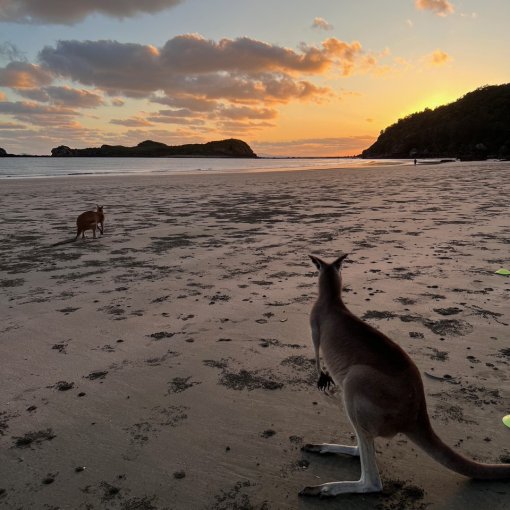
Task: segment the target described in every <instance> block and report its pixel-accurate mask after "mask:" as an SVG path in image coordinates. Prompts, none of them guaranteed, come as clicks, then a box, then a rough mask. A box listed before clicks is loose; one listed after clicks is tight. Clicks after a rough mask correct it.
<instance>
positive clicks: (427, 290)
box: [0, 163, 510, 510]
mask: <svg viewBox="0 0 510 510" xmlns="http://www.w3.org/2000/svg"><path fill="white" fill-rule="evenodd" d="M509 175H510V163H483V164H477V163H466V164H464V163H463V164H459V163H457V164H445V165H438V166H432V165H430V166H422V167H420V166H417V167H413V166H398V167H397V166H395V167H394V166H385V167H380V168H364V169H341V170H327V171H294V172H274V173H252V174H248V175H242V174H235V175H214V174H208V175H168V176H128V177H120V176H118V177H114V176H104V177H94V178H92V177H74V178H51V179H27V180H9V181H8V180H3V181H1V183H0V186H1V192H0V196H1V202H2V214H1V217H2V222H1V225H0V269H1V276H0V287H1V294H0V311H1V317H2V322H1V324H0V388H1V401H0V507H1V508H6V509H48V510H50V509H52V510H56V509H84V510H85V509H87V510H92V509H103V508H104V509H121V510H135V509H137V510H138V509H142V510H152V509H174V510H188V509H189V510H195V509H196V510H206V509H207V510H227V509H232V510H241V509H242V510H285V509H300V510H305V509H325V510H328V509H333V508H348V509H382V510H389V509H402V510H404V509H405V510H408V509H409V510H422V509H425V508H427V509H444V510H447V509H459V510H460V509H489V508H490V509H491V510H499V509H501V510H503V509H508V508H510V483H508V482H483V483H482V482H472V481H469V480H467V479H466V478H464V477H462V476H460V475H457V474H455V473H453V472H450V471H448V470H446V469H445V468H443V467H442V466H440V465H439V464H437V463H435V462H434V461H433V460H432V459H430V458H429V457H428V456H426V455H425V454H424V453H422V452H421V451H420V450H418V449H417V448H416V447H415V446H414V445H413V444H412V443H411V442H410V441H408V440H407V439H406V438H405V437H404V436H397V437H395V438H394V439H392V440H391V441H388V440H377V451H378V464H379V468H380V471H381V475H382V477H383V480H384V483H385V490H384V492H383V493H382V494H377V495H352V496H339V497H338V498H336V499H334V500H318V499H317V500H315V499H309V498H307V499H302V498H299V497H298V492H299V490H300V489H301V488H303V487H304V486H305V485H315V484H318V483H323V482H327V481H335V480H348V479H351V480H354V479H357V478H358V477H359V462H358V460H357V459H352V458H347V457H342V456H318V455H313V454H309V453H304V452H302V451H301V446H302V445H303V444H304V443H307V442H337V443H346V444H353V441H354V438H353V434H352V430H351V428H350V426H349V423H348V420H347V418H346V416H345V414H344V412H343V409H342V408H341V407H339V398H340V397H339V396H338V395H337V396H336V397H328V396H325V395H323V394H321V393H320V392H319V391H318V390H317V389H316V386H315V381H316V375H315V371H314V364H313V349H312V345H311V340H310V333H309V326H308V315H309V312H310V309H311V306H312V304H313V301H314V299H315V296H316V284H317V274H316V271H315V268H314V267H313V265H312V264H311V262H310V260H309V259H308V257H307V255H308V254H309V253H314V254H316V255H319V256H320V257H322V258H324V259H326V260H330V259H333V258H335V257H336V256H338V255H339V254H340V253H342V252H348V253H349V254H350V256H349V258H348V259H347V260H346V262H345V265H344V270H343V277H344V285H345V290H344V292H345V293H344V299H345V301H346V303H347V305H348V306H349V307H350V309H351V310H352V311H353V312H355V313H356V314H357V315H359V316H360V317H364V318H365V319H366V320H367V321H368V322H369V323H370V324H372V325H374V326H375V327H377V328H378V329H380V330H381V331H383V332H384V333H386V334H387V335H388V336H390V337H391V338H392V339H393V340H395V341H396V342H398V343H399V344H400V345H401V346H402V347H403V348H404V349H405V350H406V351H407V352H408V353H409V354H410V355H411V357H412V358H413V359H414V361H415V362H416V364H417V365H418V367H419V369H420V372H421V373H422V375H423V378H424V384H425V389H426V394H427V402H428V408H429V414H430V416H431V419H432V422H433V424H434V427H435V429H436V431H437V433H438V434H439V435H440V436H441V437H442V438H443V439H444V441H445V442H447V443H448V444H449V445H451V446H452V447H454V448H455V450H457V451H459V452H461V453H463V454H464V455H466V456H467V457H470V458H474V459H477V460H480V461H483V462H510V429H508V428H506V427H505V426H504V425H503V424H502V422H501V418H502V417H503V416H504V415H506V414H510V376H509V364H510V335H509V331H510V326H509V324H510V307H509V306H508V303H509V302H510V299H509V298H510V278H508V277H504V276H499V275H497V274H495V271H496V270H498V269H499V268H501V267H506V268H508V269H510V252H509V249H510V222H509V202H508V197H509V196H510V179H509ZM96 203H98V204H100V205H103V206H104V210H105V215H106V221H105V233H104V236H103V237H99V238H98V239H97V240H93V239H91V232H87V236H88V239H86V240H85V241H82V240H79V241H77V242H76V243H70V244H65V245H62V246H57V247H51V244H52V243H56V242H58V241H62V240H65V239H70V238H72V237H74V235H75V221H76V217H77V216H78V214H79V213H81V212H83V211H85V210H87V209H90V208H92V207H93V206H94V205H95V204H96Z"/></svg>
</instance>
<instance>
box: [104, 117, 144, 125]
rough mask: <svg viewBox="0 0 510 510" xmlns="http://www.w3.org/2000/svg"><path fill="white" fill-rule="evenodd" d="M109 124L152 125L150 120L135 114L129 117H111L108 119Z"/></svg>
mask: <svg viewBox="0 0 510 510" xmlns="http://www.w3.org/2000/svg"><path fill="white" fill-rule="evenodd" d="M110 124H116V125H118V126H127V127H150V126H154V124H153V123H152V122H149V121H148V120H146V119H144V118H143V117H139V116H135V117H130V118H128V119H112V120H110Z"/></svg>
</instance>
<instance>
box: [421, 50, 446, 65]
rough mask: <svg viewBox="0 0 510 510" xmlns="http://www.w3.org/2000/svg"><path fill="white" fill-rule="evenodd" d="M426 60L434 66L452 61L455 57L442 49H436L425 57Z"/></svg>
mask: <svg viewBox="0 0 510 510" xmlns="http://www.w3.org/2000/svg"><path fill="white" fill-rule="evenodd" d="M425 60H426V61H427V62H428V63H429V64H430V65H433V66H442V65H445V64H447V63H448V62H451V61H452V60H453V59H452V58H451V57H450V55H448V53H445V52H444V51H442V50H435V51H433V52H432V53H431V54H430V55H427V56H426V57H425Z"/></svg>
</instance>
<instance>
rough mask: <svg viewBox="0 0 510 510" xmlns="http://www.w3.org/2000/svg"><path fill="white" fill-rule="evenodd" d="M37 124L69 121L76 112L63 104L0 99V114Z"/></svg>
mask: <svg viewBox="0 0 510 510" xmlns="http://www.w3.org/2000/svg"><path fill="white" fill-rule="evenodd" d="M1 113H3V114H5V115H10V116H11V117H14V118H15V119H17V120H19V121H21V122H26V123H28V124H34V125H39V126H59V125H62V124H63V123H71V122H74V121H73V117H75V116H76V115H78V112H77V111H75V110H72V109H70V108H67V107H63V106H52V105H41V104H40V103H35V102H33V101H14V102H13V101H0V114H1Z"/></svg>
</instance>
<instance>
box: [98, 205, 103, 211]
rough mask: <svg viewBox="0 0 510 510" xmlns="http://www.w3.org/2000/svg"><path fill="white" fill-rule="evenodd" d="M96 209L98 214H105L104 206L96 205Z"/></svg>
mask: <svg viewBox="0 0 510 510" xmlns="http://www.w3.org/2000/svg"><path fill="white" fill-rule="evenodd" d="M96 209H97V212H103V206H102V205H97V204H96Z"/></svg>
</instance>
